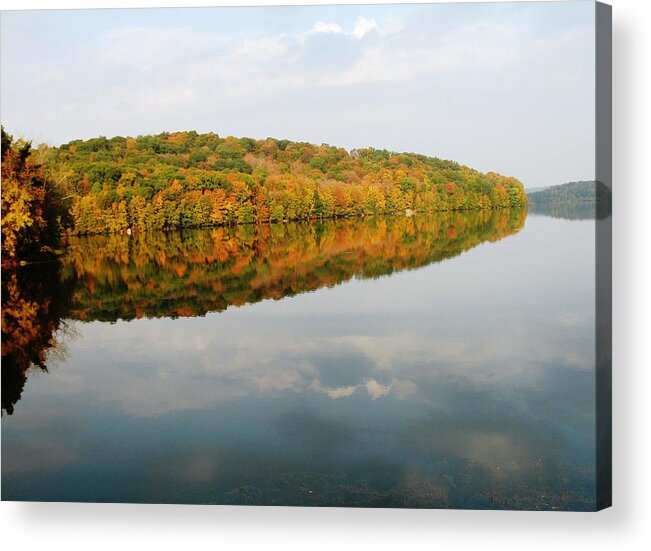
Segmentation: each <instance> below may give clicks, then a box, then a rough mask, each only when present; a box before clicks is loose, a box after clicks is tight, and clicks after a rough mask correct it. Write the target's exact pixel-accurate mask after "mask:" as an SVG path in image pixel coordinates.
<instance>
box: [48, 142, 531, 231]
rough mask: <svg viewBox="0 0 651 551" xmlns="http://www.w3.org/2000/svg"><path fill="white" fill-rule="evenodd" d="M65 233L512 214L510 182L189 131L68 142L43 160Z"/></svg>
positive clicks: (383, 156)
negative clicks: (62, 201)
mask: <svg viewBox="0 0 651 551" xmlns="http://www.w3.org/2000/svg"><path fill="white" fill-rule="evenodd" d="M47 159H48V170H49V171H50V173H51V174H52V175H53V178H54V179H55V180H56V181H58V182H61V186H62V187H64V188H65V191H64V193H65V195H66V196H70V197H72V202H71V211H70V212H71V217H72V220H71V226H70V231H71V233H75V234H97V233H115V232H119V231H122V230H126V229H137V230H154V229H172V228H186V227H201V226H220V225H231V224H237V223H254V222H278V221H288V220H307V219H325V218H336V217H344V216H363V215H374V214H385V213H396V212H405V211H406V210H410V211H415V212H425V211H448V210H469V209H492V208H502V207H520V206H523V205H525V204H526V201H527V199H526V194H525V192H524V189H523V187H522V184H521V183H520V182H518V181H517V180H516V179H515V178H509V177H505V176H501V175H499V174H496V173H492V172H491V173H487V174H483V173H481V172H478V171H476V170H473V169H471V168H468V167H465V166H462V165H460V164H458V163H455V162H452V161H445V160H441V159H437V158H432V157H426V156H424V155H417V154H413V153H393V152H390V151H386V150H377V149H372V148H368V149H355V150H352V151H350V152H348V151H346V150H345V149H342V148H338V147H333V146H329V145H325V144H324V145H320V146H317V145H312V144H309V143H297V142H291V141H288V140H278V139H273V138H267V139H265V140H254V139H251V138H234V137H226V138H222V137H220V136H218V135H217V134H198V133H196V132H177V133H163V134H158V135H156V136H140V137H138V138H123V137H115V138H111V139H107V138H104V137H99V138H95V139H91V140H86V141H81V140H76V141H72V142H70V143H67V144H64V145H62V146H60V147H57V148H52V149H50V150H49V151H48V154H47Z"/></svg>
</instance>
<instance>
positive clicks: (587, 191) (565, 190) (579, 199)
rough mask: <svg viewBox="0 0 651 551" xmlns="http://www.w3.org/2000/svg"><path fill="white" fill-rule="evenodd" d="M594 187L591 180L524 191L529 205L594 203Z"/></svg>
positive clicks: (594, 184) (594, 183) (595, 195)
mask: <svg viewBox="0 0 651 551" xmlns="http://www.w3.org/2000/svg"><path fill="white" fill-rule="evenodd" d="M595 186H596V182H594V181H593V180H585V181H581V182H568V183H567V184H560V185H558V186H550V187H548V188H543V189H540V188H538V189H535V188H534V190H525V191H526V192H527V197H528V199H529V203H594V202H595V201H596V200H597V194H596V191H595Z"/></svg>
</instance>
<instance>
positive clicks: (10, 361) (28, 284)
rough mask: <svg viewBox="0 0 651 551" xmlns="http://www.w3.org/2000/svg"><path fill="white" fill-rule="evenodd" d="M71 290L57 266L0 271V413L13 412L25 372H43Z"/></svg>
mask: <svg viewBox="0 0 651 551" xmlns="http://www.w3.org/2000/svg"><path fill="white" fill-rule="evenodd" d="M71 295H72V288H71V285H70V281H68V284H67V285H66V284H65V282H63V281H62V279H61V268H60V265H59V264H57V263H47V264H43V265H38V266H29V267H24V268H20V269H17V270H3V272H2V411H3V413H4V412H6V413H8V414H9V415H11V414H12V413H13V410H14V404H15V403H16V402H17V401H18V400H19V399H20V395H21V393H22V391H23V387H24V386H25V381H26V378H27V376H26V373H27V371H28V370H29V369H30V368H32V369H41V370H43V371H47V367H46V359H47V356H48V354H51V353H52V352H53V351H54V350H56V349H57V347H58V343H57V338H56V333H57V331H58V330H59V329H60V328H61V326H62V323H63V322H62V319H63V318H65V317H66V316H67V314H68V308H69V304H70V298H71Z"/></svg>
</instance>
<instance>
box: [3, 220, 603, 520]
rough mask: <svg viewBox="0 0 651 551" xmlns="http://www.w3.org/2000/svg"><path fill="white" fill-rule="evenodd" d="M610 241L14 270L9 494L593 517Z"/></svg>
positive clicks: (391, 235) (376, 231)
mask: <svg viewBox="0 0 651 551" xmlns="http://www.w3.org/2000/svg"><path fill="white" fill-rule="evenodd" d="M594 230H595V228H594V220H593V219H592V220H591V219H580V220H566V219H563V218H551V217H548V216H543V215H530V216H527V214H526V212H524V211H508V210H498V211H483V212H472V213H447V214H436V215H417V216H413V217H410V218H403V217H372V218H366V219H355V220H352V219H351V220H338V221H329V222H323V223H306V224H277V225H271V226H239V227H234V228H217V229H206V230H193V231H186V232H175V233H162V232H161V233H151V234H141V235H134V236H126V235H115V236H98V237H88V238H76V239H71V241H70V248H69V252H68V254H67V255H66V256H65V257H64V259H63V262H62V264H61V265H60V266H58V265H55V266H49V267H32V268H30V269H25V270H21V271H18V272H15V273H10V274H7V273H4V274H3V281H2V285H3V289H2V290H3V309H2V312H3V313H2V315H3V320H2V321H3V335H2V356H3V357H2V410H3V417H2V499H4V500H31V501H97V502H144V503H215V504H258V505H311V506H315V505H323V506H337V505H339V506H367V507H441V508H450V507H454V508H508V509H562V510H564V509H573V510H592V509H594V508H595V390H594V389H595V369H594V367H595V352H594V351H595V336H594V323H595V303H594V297H595V285H594V270H595V268H594V264H595V251H594Z"/></svg>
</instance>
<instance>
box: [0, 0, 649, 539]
mask: <svg viewBox="0 0 651 551" xmlns="http://www.w3.org/2000/svg"><path fill="white" fill-rule="evenodd" d="M480 1H481V0H480ZM275 3H277V2H274V1H273V0H257V1H252V2H242V1H237V0H230V1H229V0H226V1H216V0H212V1H211V0H207V1H206V0H192V1H190V2H181V1H178V0H177V1H173V0H170V1H166V0H149V1H148V0H113V1H112V2H107V1H101V0H86V1H83V2H82V1H80V0H77V1H73V0H67V1H62V0H51V1H49V2H48V1H46V0H40V1H39V0H22V1H20V0H0V8H1V9H26V8H64V7H65V8H90V7H147V6H150V7H151V6H158V7H161V6H216V5H274V4H275ZM282 3H283V4H312V3H318V2H309V1H303V2H297V1H295V0H283V1H282ZM328 3H351V2H328ZM352 3H360V4H361V3H379V2H368V1H357V2H352ZM612 4H613V98H614V109H613V122H614V124H613V143H614V146H613V152H614V163H613V164H614V172H613V183H614V198H613V209H614V225H613V234H614V235H613V237H614V246H613V266H614V268H613V272H614V273H613V276H614V277H613V282H614V293H613V299H614V310H613V314H614V320H613V321H614V362H613V364H614V365H613V379H614V427H613V431H614V467H615V471H614V477H613V486H614V491H613V495H614V507H613V508H611V509H609V510H606V511H603V512H601V513H596V514H594V513H531V512H526V513H518V512H490V511H409V510H369V509H358V510H353V509H300V508H274V507H272V508H252V507H205V506H167V505H153V506H152V505H147V506H141V505H84V504H38V503H6V502H4V503H2V504H0V534H1V539H2V544H3V546H4V548H5V549H39V548H40V549H47V551H55V550H57V549H65V550H66V551H69V550H74V549H86V548H88V547H89V546H92V548H93V549H95V550H97V551H108V550H110V551H115V550H117V549H126V550H130V549H143V550H144V549H147V550H149V549H156V550H166V549H175V550H178V549H189V550H191V551H194V550H196V549H198V548H200V547H204V546H205V547H208V546H209V547H211V548H216V547H220V548H222V549H230V548H235V549H271V550H275V549H278V550H282V551H286V550H289V549H300V550H312V549H316V550H318V549H328V550H333V549H342V548H343V549H353V548H357V549H374V550H376V549H377V550H380V549H391V550H396V549H397V550H402V549H411V548H419V547H423V548H428V549H435V548H437V547H440V548H442V549H455V550H457V549H473V550H475V549H476V550H481V551H491V550H500V551H507V550H511V549H513V550H518V551H521V550H523V549H526V550H527V551H529V550H538V549H540V550H545V551H550V550H561V551H563V550H565V549H584V548H590V549H591V551H598V550H601V549H608V550H612V549H616V550H620V549H621V550H629V549H630V550H636V549H648V548H649V547H648V545H649V541H651V527H650V526H649V521H650V520H651V507H650V505H649V503H650V501H651V485H650V483H649V482H650V469H651V453H650V445H649V435H650V434H651V429H650V428H649V421H651V415H650V413H651V411H650V407H649V404H651V400H650V399H649V397H648V394H649V393H650V392H651V361H650V360H651V358H650V357H649V332H650V331H651V328H650V327H649V325H648V323H647V322H648V315H647V312H649V311H651V301H650V300H649V295H650V293H651V291H650V286H649V282H651V269H650V268H651V263H650V262H649V250H650V249H651V245H650V243H649V239H650V238H651V231H650V229H651V228H650V227H649V226H650V222H649V221H651V215H650V213H651V210H650V209H651V171H650V169H649V164H650V160H651V156H650V152H651V143H650V141H649V128H651V117H650V107H649V105H650V104H651V102H649V98H651V78H650V76H649V66H650V65H651V64H650V63H649V59H651V55H650V54H651V47H650V46H651V31H650V30H649V22H650V21H651V17H649V16H650V12H651V10H650V9H649V6H650V5H651V2H648V1H646V0H612ZM26 47H28V45H26Z"/></svg>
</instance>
